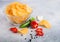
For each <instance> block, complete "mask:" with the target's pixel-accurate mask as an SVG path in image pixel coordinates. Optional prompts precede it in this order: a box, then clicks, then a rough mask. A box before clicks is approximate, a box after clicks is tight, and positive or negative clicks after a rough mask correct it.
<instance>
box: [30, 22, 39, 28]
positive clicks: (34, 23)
mask: <svg viewBox="0 0 60 42" xmlns="http://www.w3.org/2000/svg"><path fill="white" fill-rule="evenodd" d="M30 25H31V27H32V28H33V29H35V28H37V27H38V23H37V22H36V21H32V22H31V23H30Z"/></svg>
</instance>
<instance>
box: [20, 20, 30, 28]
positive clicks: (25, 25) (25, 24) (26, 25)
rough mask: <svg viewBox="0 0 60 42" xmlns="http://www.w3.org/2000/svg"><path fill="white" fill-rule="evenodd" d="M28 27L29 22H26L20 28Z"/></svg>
mask: <svg viewBox="0 0 60 42" xmlns="http://www.w3.org/2000/svg"><path fill="white" fill-rule="evenodd" d="M29 25H30V21H27V22H26V23H24V24H21V25H20V28H25V27H28V26H29Z"/></svg>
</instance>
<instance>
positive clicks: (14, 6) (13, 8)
mask: <svg viewBox="0 0 60 42" xmlns="http://www.w3.org/2000/svg"><path fill="white" fill-rule="evenodd" d="M5 13H6V15H7V17H8V19H9V20H10V21H12V22H13V23H16V24H21V23H23V22H24V21H26V20H27V19H28V18H29V17H30V14H31V13H32V9H31V8H30V7H29V6H28V5H26V4H23V3H20V2H13V3H11V4H9V5H7V7H6V10H5Z"/></svg>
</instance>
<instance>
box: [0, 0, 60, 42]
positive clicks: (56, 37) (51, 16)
mask: <svg viewBox="0 0 60 42" xmlns="http://www.w3.org/2000/svg"><path fill="white" fill-rule="evenodd" d="M13 1H14V0H13ZM13 1H12V0H0V42H28V40H29V39H30V36H29V34H30V33H31V32H30V29H29V33H28V34H27V35H24V36H22V37H21V36H20V34H14V33H12V32H11V31H9V28H10V27H13V26H12V25H11V24H10V23H9V21H8V20H7V19H6V16H5V13H4V9H5V7H6V5H7V4H8V3H10V2H13ZM15 1H16V0H15ZM17 1H19V2H22V3H25V4H28V5H29V6H30V7H32V9H33V13H32V15H31V16H34V17H36V16H38V15H39V16H44V18H45V19H46V20H48V21H49V22H50V23H51V25H52V27H51V29H46V28H43V31H44V33H45V34H44V36H43V37H38V38H36V39H35V40H34V39H33V40H32V42H60V0H17ZM17 27H18V26H17ZM32 34H33V35H34V33H32ZM24 38H27V39H26V40H24Z"/></svg>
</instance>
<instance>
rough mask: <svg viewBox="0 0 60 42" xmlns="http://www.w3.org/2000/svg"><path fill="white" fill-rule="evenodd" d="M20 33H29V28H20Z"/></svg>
mask: <svg viewBox="0 0 60 42" xmlns="http://www.w3.org/2000/svg"><path fill="white" fill-rule="evenodd" d="M18 32H19V33H21V34H27V33H28V28H22V29H21V30H18Z"/></svg>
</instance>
